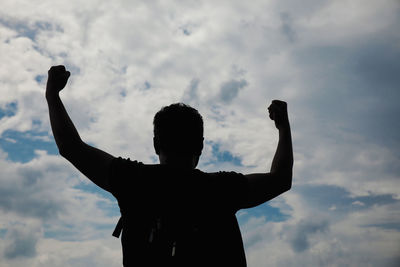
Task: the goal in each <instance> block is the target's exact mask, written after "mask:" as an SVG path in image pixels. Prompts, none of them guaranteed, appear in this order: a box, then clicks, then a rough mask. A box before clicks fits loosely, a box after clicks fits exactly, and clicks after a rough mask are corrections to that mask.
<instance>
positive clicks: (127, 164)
mask: <svg viewBox="0 0 400 267" xmlns="http://www.w3.org/2000/svg"><path fill="white" fill-rule="evenodd" d="M143 165H144V164H143V163H141V162H138V161H131V160H130V159H129V158H128V159H123V158H121V157H118V158H115V159H113V161H112V162H111V165H110V170H109V175H108V178H109V179H108V181H109V184H110V192H111V193H112V194H113V195H114V196H115V197H116V198H117V199H118V198H119V196H120V195H121V194H123V193H124V191H125V190H127V189H128V188H129V189H130V190H132V188H134V186H133V185H134V183H135V182H137V181H140V178H139V177H140V172H141V168H142V167H143Z"/></svg>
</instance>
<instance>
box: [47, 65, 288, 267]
mask: <svg viewBox="0 0 400 267" xmlns="http://www.w3.org/2000/svg"><path fill="white" fill-rule="evenodd" d="M69 76H70V73H69V72H68V71H66V70H65V67H64V66H54V67H51V69H50V70H49V77H48V81H47V88H46V99H47V102H48V106H49V113H50V122H51V127H52V130H53V134H54V138H55V141H56V143H57V146H58V149H59V152H60V154H61V155H62V156H63V157H65V158H66V159H67V160H68V161H70V162H71V163H72V164H73V165H74V166H75V167H76V168H77V169H78V170H79V171H80V172H82V173H83V174H84V175H86V176H87V177H88V178H89V179H90V180H91V181H93V182H94V183H95V184H96V185H98V186H100V187H101V188H103V189H104V190H107V191H109V192H111V193H112V194H113V195H114V196H115V197H116V199H117V200H118V205H119V207H120V210H121V219H120V222H118V225H117V227H116V230H115V231H114V235H115V236H119V233H120V232H121V230H122V238H121V240H122V241H121V242H122V251H123V264H124V266H188V267H189V266H246V259H245V254H244V249H243V242H242V238H241V234H240V230H239V227H238V223H237V220H236V217H235V213H236V212H237V211H238V210H240V209H245V208H251V207H255V206H257V205H260V204H262V203H264V202H266V201H268V200H270V199H272V198H274V197H276V196H278V195H280V194H282V193H283V192H285V191H287V190H289V189H290V188H291V184H292V167H293V152H292V141H291V133H290V126H289V119H288V115H287V106H286V103H285V102H283V101H279V100H274V101H272V104H271V105H270V106H269V107H268V111H269V116H270V118H271V119H272V120H274V122H275V125H276V127H277V129H278V130H279V142H278V147H277V150H276V153H275V156H274V158H273V161H272V165H271V170H270V172H266V173H254V174H247V175H243V174H240V173H235V172H217V173H205V172H202V171H200V170H198V169H196V166H197V163H198V161H199V158H200V155H201V152H202V149H203V140H204V138H203V120H202V117H201V115H200V114H199V113H198V112H197V110H195V109H194V108H191V107H189V106H187V105H185V104H182V103H177V104H172V105H170V106H167V107H164V108H162V109H161V110H160V111H159V112H158V113H157V114H156V115H155V117H154V138H153V141H154V148H155V152H156V154H157V155H158V157H159V160H160V164H154V165H149V164H143V163H140V162H137V161H131V160H130V159H122V158H115V157H113V156H112V155H110V154H108V153H106V152H104V151H101V150H99V149H97V148H94V147H92V146H89V145H88V144H86V143H84V142H83V141H82V140H81V138H80V136H79V134H78V132H77V130H76V129H75V127H74V125H73V123H72V121H71V119H70V118H69V116H68V114H67V112H66V110H65V108H64V106H63V103H62V102H61V99H60V97H59V92H60V91H61V90H62V89H63V88H64V87H65V85H66V83H67V80H68V78H69Z"/></svg>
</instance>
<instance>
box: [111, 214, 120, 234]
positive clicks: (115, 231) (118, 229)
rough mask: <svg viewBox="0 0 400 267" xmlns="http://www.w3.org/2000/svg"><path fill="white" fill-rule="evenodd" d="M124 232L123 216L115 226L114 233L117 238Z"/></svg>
mask: <svg viewBox="0 0 400 267" xmlns="http://www.w3.org/2000/svg"><path fill="white" fill-rule="evenodd" d="M121 232H122V216H121V217H120V218H119V220H118V223H117V225H116V226H115V229H114V232H113V233H112V235H113V236H114V237H116V238H119V236H120V235H121Z"/></svg>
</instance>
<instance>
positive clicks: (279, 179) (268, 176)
mask: <svg viewBox="0 0 400 267" xmlns="http://www.w3.org/2000/svg"><path fill="white" fill-rule="evenodd" d="M245 177H246V179H247V190H248V192H247V203H245V206H244V207H243V208H253V207H256V206H258V205H260V204H262V203H264V202H266V201H268V200H271V199H273V198H275V197H277V196H279V195H280V194H282V193H284V192H286V191H287V190H289V189H290V185H288V183H286V179H285V177H283V176H281V175H279V174H277V173H253V174H247V175H245Z"/></svg>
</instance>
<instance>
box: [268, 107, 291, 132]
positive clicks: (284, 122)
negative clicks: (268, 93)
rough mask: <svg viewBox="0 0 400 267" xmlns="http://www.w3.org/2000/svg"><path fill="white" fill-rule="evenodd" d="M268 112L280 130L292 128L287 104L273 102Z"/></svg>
mask: <svg viewBox="0 0 400 267" xmlns="http://www.w3.org/2000/svg"><path fill="white" fill-rule="evenodd" d="M268 112H269V117H270V118H271V120H273V121H274V122H275V126H276V128H277V129H278V130H282V129H285V128H289V127H290V126H289V118H288V112H287V104H286V102H284V101H280V100H273V101H272V104H271V105H270V106H269V107H268Z"/></svg>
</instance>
